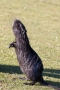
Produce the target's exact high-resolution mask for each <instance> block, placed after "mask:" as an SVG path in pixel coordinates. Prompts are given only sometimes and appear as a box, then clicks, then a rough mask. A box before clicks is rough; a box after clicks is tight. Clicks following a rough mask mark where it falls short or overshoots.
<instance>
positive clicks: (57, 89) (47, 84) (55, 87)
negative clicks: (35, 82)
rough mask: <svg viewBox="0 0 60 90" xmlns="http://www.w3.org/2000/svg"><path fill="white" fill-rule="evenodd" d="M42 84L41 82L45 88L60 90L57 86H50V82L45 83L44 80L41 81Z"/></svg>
mask: <svg viewBox="0 0 60 90" xmlns="http://www.w3.org/2000/svg"><path fill="white" fill-rule="evenodd" d="M40 82H41V83H42V84H43V85H45V86H48V87H51V88H54V89H55V90H60V88H58V87H57V86H53V85H51V84H49V83H48V82H46V81H44V79H43V78H42V79H41V80H40Z"/></svg>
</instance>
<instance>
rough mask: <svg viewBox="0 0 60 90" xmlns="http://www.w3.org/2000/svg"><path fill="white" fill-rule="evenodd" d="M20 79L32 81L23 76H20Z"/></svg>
mask: <svg viewBox="0 0 60 90" xmlns="http://www.w3.org/2000/svg"><path fill="white" fill-rule="evenodd" d="M18 78H19V79H21V80H27V81H30V79H29V78H25V77H21V76H19V77H18Z"/></svg>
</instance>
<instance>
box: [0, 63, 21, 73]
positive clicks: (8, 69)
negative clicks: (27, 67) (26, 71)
mask: <svg viewBox="0 0 60 90" xmlns="http://www.w3.org/2000/svg"><path fill="white" fill-rule="evenodd" d="M0 72H3V73H10V74H13V73H18V74H22V72H21V70H20V67H19V66H12V65H0Z"/></svg>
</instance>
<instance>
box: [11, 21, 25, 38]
mask: <svg viewBox="0 0 60 90" xmlns="http://www.w3.org/2000/svg"><path fill="white" fill-rule="evenodd" d="M12 29H13V32H14V35H15V36H16V37H18V36H23V35H24V34H26V29H25V26H24V25H23V24H22V22H21V21H20V20H15V21H14V24H13V27H12Z"/></svg>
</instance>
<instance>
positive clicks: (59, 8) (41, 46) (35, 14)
mask: <svg viewBox="0 0 60 90" xmlns="http://www.w3.org/2000/svg"><path fill="white" fill-rule="evenodd" d="M15 19H20V20H21V21H22V22H23V23H24V25H25V26H26V29H27V34H28V37H29V40H30V44H31V46H32V47H33V48H34V50H35V51H36V52H37V53H38V55H39V56H40V57H41V59H42V62H43V64H44V68H45V69H44V72H43V76H44V79H45V80H46V81H48V82H49V83H50V84H52V85H54V86H57V87H60V0H46V1H44V0H32V1H29V0H0V90H54V89H53V88H51V87H45V86H42V85H40V84H39V83H36V84H35V85H34V86H25V85H24V84H23V83H24V82H25V81H22V80H20V79H19V78H18V77H19V76H25V75H24V74H23V73H22V72H21V71H20V69H19V64H18V62H17V59H16V55H15V51H14V49H9V48H8V46H9V43H10V42H12V41H14V35H13V32H12V23H13V21H14V20H15Z"/></svg>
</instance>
